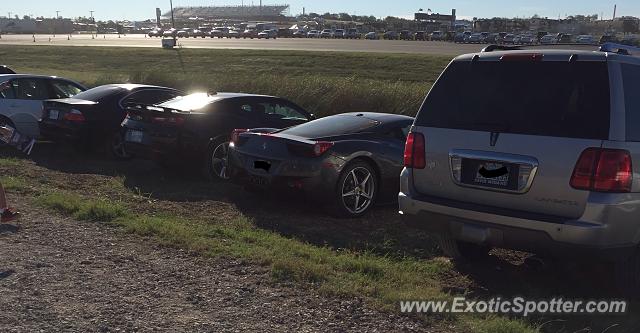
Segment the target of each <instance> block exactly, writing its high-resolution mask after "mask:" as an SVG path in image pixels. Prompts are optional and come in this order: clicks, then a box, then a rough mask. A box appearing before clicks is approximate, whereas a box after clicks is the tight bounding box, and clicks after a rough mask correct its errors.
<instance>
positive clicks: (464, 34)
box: [453, 31, 471, 43]
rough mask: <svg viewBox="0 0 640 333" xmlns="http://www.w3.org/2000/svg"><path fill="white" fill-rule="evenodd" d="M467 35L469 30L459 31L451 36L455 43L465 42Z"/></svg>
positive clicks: (469, 34) (469, 33)
mask: <svg viewBox="0 0 640 333" xmlns="http://www.w3.org/2000/svg"><path fill="white" fill-rule="evenodd" d="M469 36H471V32H470V31H465V32H460V33H457V34H456V35H455V37H454V38H453V41H454V42H455V43H466V42H467V40H468V39H469Z"/></svg>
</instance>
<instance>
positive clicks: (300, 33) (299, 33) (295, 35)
mask: <svg viewBox="0 0 640 333" xmlns="http://www.w3.org/2000/svg"><path fill="white" fill-rule="evenodd" d="M291 37H293V38H306V37H307V33H306V32H305V31H304V30H302V29H300V30H297V31H296V32H294V33H293V34H292V35H291Z"/></svg>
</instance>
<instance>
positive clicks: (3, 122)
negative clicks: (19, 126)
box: [0, 117, 16, 147]
mask: <svg viewBox="0 0 640 333" xmlns="http://www.w3.org/2000/svg"><path fill="white" fill-rule="evenodd" d="M2 126H9V127H13V128H16V126H15V125H14V124H13V122H12V121H11V119H9V118H5V117H0V127H2ZM4 145H6V144H5V143H4V142H3V141H0V147H1V146H4Z"/></svg>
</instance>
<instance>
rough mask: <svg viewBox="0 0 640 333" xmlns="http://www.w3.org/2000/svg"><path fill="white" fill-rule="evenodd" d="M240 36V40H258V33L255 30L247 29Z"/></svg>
mask: <svg viewBox="0 0 640 333" xmlns="http://www.w3.org/2000/svg"><path fill="white" fill-rule="evenodd" d="M240 36H242V38H244V39H247V38H251V39H254V38H258V31H257V30H255V29H247V30H245V31H244V32H243V33H242V34H241V35H240ZM212 38H213V37H212Z"/></svg>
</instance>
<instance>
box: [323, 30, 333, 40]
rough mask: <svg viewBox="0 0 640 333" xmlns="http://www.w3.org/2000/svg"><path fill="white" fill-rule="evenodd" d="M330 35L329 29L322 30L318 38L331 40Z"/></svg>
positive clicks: (331, 33)
mask: <svg viewBox="0 0 640 333" xmlns="http://www.w3.org/2000/svg"><path fill="white" fill-rule="evenodd" d="M332 35H333V31H331V29H324V30H322V32H321V33H320V38H331V36H332Z"/></svg>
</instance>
